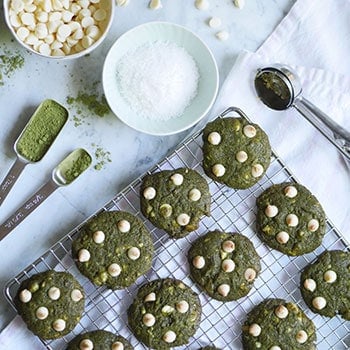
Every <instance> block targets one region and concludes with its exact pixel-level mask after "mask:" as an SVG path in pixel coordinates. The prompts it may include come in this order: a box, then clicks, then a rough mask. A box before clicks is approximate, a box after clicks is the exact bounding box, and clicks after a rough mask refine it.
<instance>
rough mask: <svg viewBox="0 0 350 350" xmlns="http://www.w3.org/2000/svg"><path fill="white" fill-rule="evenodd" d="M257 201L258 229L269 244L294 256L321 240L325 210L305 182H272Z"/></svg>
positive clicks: (316, 245) (308, 249)
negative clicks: (276, 183)
mask: <svg viewBox="0 0 350 350" xmlns="http://www.w3.org/2000/svg"><path fill="white" fill-rule="evenodd" d="M256 203H257V207H258V213H257V231H258V234H259V235H260V238H261V239H262V240H263V241H264V242H265V243H266V244H267V245H268V246H270V247H271V248H274V249H277V250H279V251H280V252H282V253H284V254H288V255H292V256H295V255H302V254H305V253H309V252H311V251H313V250H315V249H316V248H317V247H318V246H319V245H320V244H321V242H322V238H323V236H324V234H325V230H326V218H325V213H324V211H323V209H322V207H321V204H320V203H319V202H318V200H317V198H316V197H315V196H313V195H312V194H311V193H310V191H309V190H308V189H307V188H305V187H304V186H302V185H300V184H297V183H281V184H278V185H273V186H271V187H270V188H268V189H267V190H265V191H264V192H263V193H262V194H261V195H260V196H259V197H258V199H257V201H256Z"/></svg>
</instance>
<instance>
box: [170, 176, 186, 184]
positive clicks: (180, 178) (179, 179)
mask: <svg viewBox="0 0 350 350" xmlns="http://www.w3.org/2000/svg"><path fill="white" fill-rule="evenodd" d="M170 179H171V181H172V182H173V184H174V185H176V186H180V185H182V183H183V182H184V177H183V176H182V175H181V174H174V175H172V176H171V177H170Z"/></svg>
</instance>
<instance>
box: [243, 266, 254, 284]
mask: <svg viewBox="0 0 350 350" xmlns="http://www.w3.org/2000/svg"><path fill="white" fill-rule="evenodd" d="M244 278H245V279H246V280H247V281H248V282H252V281H253V280H254V279H255V278H256V271H255V270H254V269H252V268H251V267H248V268H247V269H246V270H245V272H244Z"/></svg>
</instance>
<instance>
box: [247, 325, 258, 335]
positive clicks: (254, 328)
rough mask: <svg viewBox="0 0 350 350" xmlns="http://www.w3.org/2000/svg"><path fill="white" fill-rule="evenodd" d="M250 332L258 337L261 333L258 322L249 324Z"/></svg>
mask: <svg viewBox="0 0 350 350" xmlns="http://www.w3.org/2000/svg"><path fill="white" fill-rule="evenodd" d="M248 332H249V334H250V335H252V336H253V337H258V336H259V335H260V333H261V327H260V326H259V325H258V324H257V323H252V324H251V325H250V326H249V329H248Z"/></svg>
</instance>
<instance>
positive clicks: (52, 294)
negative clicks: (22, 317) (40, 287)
mask: <svg viewBox="0 0 350 350" xmlns="http://www.w3.org/2000/svg"><path fill="white" fill-rule="evenodd" d="M47 294H48V296H49V298H50V299H51V300H58V299H59V298H60V296H61V291H60V289H59V288H57V287H51V288H50V289H49V290H48V292H47Z"/></svg>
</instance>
